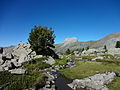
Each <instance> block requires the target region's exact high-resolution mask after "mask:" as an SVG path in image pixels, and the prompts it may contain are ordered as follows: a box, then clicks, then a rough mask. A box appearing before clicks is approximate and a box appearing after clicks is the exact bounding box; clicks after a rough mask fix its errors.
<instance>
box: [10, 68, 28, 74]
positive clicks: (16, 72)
mask: <svg viewBox="0 0 120 90" xmlns="http://www.w3.org/2000/svg"><path fill="white" fill-rule="evenodd" d="M9 72H11V74H26V70H25V69H21V68H19V69H12V70H9Z"/></svg>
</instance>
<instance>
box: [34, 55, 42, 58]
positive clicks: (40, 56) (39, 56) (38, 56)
mask: <svg viewBox="0 0 120 90" xmlns="http://www.w3.org/2000/svg"><path fill="white" fill-rule="evenodd" d="M42 57H43V55H36V56H35V57H34V58H42Z"/></svg>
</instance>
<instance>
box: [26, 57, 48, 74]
mask: <svg viewBox="0 0 120 90" xmlns="http://www.w3.org/2000/svg"><path fill="white" fill-rule="evenodd" d="M44 60H45V58H37V59H35V63H33V64H25V65H24V67H25V68H27V69H28V71H30V72H31V71H33V70H40V69H44V68H49V67H50V65H49V64H47V63H45V62H43V61H44Z"/></svg>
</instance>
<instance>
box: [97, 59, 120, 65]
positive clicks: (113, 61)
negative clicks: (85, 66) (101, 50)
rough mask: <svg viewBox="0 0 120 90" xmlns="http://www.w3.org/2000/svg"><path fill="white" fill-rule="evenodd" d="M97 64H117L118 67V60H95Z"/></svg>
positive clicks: (119, 63)
mask: <svg viewBox="0 0 120 90" xmlns="http://www.w3.org/2000/svg"><path fill="white" fill-rule="evenodd" d="M96 61H97V62H103V63H108V64H109V63H114V64H117V65H120V60H118V59H102V60H101V59H97V60H96Z"/></svg>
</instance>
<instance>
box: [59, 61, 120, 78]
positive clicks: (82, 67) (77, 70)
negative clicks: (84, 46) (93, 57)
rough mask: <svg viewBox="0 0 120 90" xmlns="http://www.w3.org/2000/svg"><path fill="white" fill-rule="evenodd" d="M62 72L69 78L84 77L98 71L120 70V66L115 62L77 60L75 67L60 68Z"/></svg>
mask: <svg viewBox="0 0 120 90" xmlns="http://www.w3.org/2000/svg"><path fill="white" fill-rule="evenodd" d="M60 72H61V74H62V75H64V76H65V77H66V78H69V79H83V78H86V77H88V76H92V75H95V74H98V73H106V72H118V73H119V72H120V66H119V65H116V64H114V63H110V64H108V63H101V62H88V61H87V62H82V61H79V62H76V66H75V67H73V68H67V69H63V70H60Z"/></svg>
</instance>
